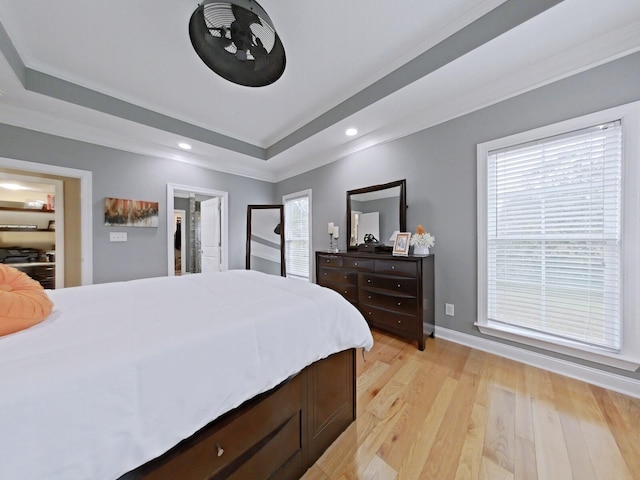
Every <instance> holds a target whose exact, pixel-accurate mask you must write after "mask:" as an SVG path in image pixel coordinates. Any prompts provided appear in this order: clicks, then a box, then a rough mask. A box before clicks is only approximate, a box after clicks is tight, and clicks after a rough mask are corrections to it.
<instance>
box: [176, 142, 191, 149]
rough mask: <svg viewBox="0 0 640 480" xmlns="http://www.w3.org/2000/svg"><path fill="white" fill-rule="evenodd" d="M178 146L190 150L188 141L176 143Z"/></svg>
mask: <svg viewBox="0 0 640 480" xmlns="http://www.w3.org/2000/svg"><path fill="white" fill-rule="evenodd" d="M178 146H179V147H180V148H181V149H183V150H191V145H189V144H188V143H184V142H181V143H179V144H178Z"/></svg>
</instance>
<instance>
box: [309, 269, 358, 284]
mask: <svg viewBox="0 0 640 480" xmlns="http://www.w3.org/2000/svg"><path fill="white" fill-rule="evenodd" d="M318 283H319V284H320V285H323V286H325V287H332V288H333V286H334V285H335V286H337V287H340V286H341V285H347V286H348V285H353V286H354V287H355V286H356V285H357V284H358V274H357V273H356V272H350V271H349V270H341V269H338V268H322V267H320V268H318Z"/></svg>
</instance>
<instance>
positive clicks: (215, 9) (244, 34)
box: [189, 0, 286, 87]
mask: <svg viewBox="0 0 640 480" xmlns="http://www.w3.org/2000/svg"><path fill="white" fill-rule="evenodd" d="M245 7H248V8H245ZM189 36H190V38H191V43H192V45H193V48H194V49H195V51H196V53H197V54H198V56H199V57H200V59H201V60H202V61H203V62H204V63H205V64H206V65H207V66H208V67H209V68H210V69H211V70H213V71H214V72H216V73H217V74H218V75H220V76H221V77H223V78H225V79H227V80H229V81H231V82H233V83H237V84H239V85H245V86H250V87H259V86H265V85H270V84H272V83H273V82H275V81H276V80H278V79H279V78H280V77H281V76H282V74H283V73H284V69H285V66H286V56H285V53H284V47H283V45H282V42H281V40H280V37H279V36H278V34H277V33H276V32H275V30H274V29H273V25H272V24H271V19H269V17H268V16H267V15H266V12H264V10H263V9H262V7H260V6H259V5H258V4H257V2H254V1H253V0H242V1H241V0H238V1H235V2H233V1H230V2H219V1H216V0H209V1H204V2H203V3H202V4H200V5H199V6H198V7H197V8H196V10H195V11H194V12H193V14H192V15H191V19H190V21H189Z"/></svg>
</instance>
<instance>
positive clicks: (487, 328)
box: [474, 102, 640, 371]
mask: <svg viewBox="0 0 640 480" xmlns="http://www.w3.org/2000/svg"><path fill="white" fill-rule="evenodd" d="M618 119H619V120H621V122H622V212H621V252H620V255H621V266H622V271H621V276H622V278H621V292H620V297H621V305H620V308H621V317H622V324H621V331H622V333H621V335H622V338H621V348H620V352H619V353H617V352H610V351H607V350H604V349H600V348H597V347H589V346H585V345H582V344H578V343H577V342H572V341H570V340H562V339H558V338H556V337H553V338H552V337H551V336H548V335H545V334H542V333H535V332H529V333H527V335H524V334H523V332H522V331H520V330H519V329H518V328H516V327H509V326H506V325H497V324H495V323H492V322H490V321H489V319H488V313H487V312H488V301H487V294H488V279H487V274H488V264H487V233H488V232H487V208H488V195H487V193H488V192H487V160H488V154H489V152H490V151H493V150H496V149H500V148H505V147H509V146H513V145H517V144H520V143H525V142H530V141H534V140H536V139H542V138H546V137H551V136H554V135H558V134H561V133H565V132H569V131H573V130H579V129H582V128H587V127H589V126H593V125H596V124H599V123H607V122H610V121H613V120H618ZM638 185H640V102H634V103H629V104H626V105H622V106H619V107H614V108H610V109H607V110H603V111H600V112H596V113H593V114H589V115H584V116H581V117H577V118H573V119H570V120H566V121H563V122H558V123H555V124H552V125H547V126H544V127H540V128H536V129H533V130H529V131H526V132H522V133H518V134H515V135H510V136H508V137H504V138H499V139H496V140H491V141H488V142H484V143H481V144H478V146H477V222H478V223H477V247H478V251H477V260H478V271H477V273H478V277H477V278H478V289H477V294H478V314H477V321H476V322H475V323H474V325H476V326H477V327H478V328H479V330H480V332H481V333H483V334H487V335H492V336H496V337H499V338H502V339H506V340H510V341H514V342H518V343H523V344H526V345H530V346H534V347H538V348H542V349H545V350H551V351H554V352H557V353H561V354H565V355H569V356H572V357H577V358H581V359H583V360H589V361H592V362H596V363H600V364H604V365H609V366H613V367H616V368H621V369H624V370H630V371H633V370H636V369H638V367H639V366H640V321H638V314H639V313H638V312H639V310H638V309H639V307H640V302H638V300H637V299H636V292H638V291H639V290H640V252H639V251H638V250H639V248H638V245H640V215H638V212H640V189H638Z"/></svg>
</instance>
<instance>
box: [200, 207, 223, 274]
mask: <svg viewBox="0 0 640 480" xmlns="http://www.w3.org/2000/svg"><path fill="white" fill-rule="evenodd" d="M200 222H201V232H200V241H201V250H200V255H201V257H200V265H201V269H202V272H203V273H207V272H219V271H220V270H221V266H220V198H219V197H214V198H212V199H211V200H205V201H204V202H200Z"/></svg>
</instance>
